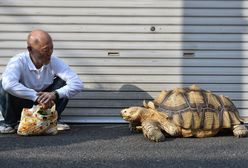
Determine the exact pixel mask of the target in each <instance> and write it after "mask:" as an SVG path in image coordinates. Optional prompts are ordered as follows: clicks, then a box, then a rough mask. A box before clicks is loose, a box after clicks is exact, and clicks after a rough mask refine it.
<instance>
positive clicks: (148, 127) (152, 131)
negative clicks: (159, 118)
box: [142, 121, 165, 142]
mask: <svg viewBox="0 0 248 168" xmlns="http://www.w3.org/2000/svg"><path fill="white" fill-rule="evenodd" d="M158 125H159V123H158V122H155V121H146V122H143V123H142V129H143V134H144V136H145V137H146V138H148V139H149V140H151V141H155V142H162V141H164V140H165V136H164V134H163V133H162V132H161V129H160V127H159V126H158Z"/></svg>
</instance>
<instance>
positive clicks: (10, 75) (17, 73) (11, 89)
mask: <svg viewBox="0 0 248 168" xmlns="http://www.w3.org/2000/svg"><path fill="white" fill-rule="evenodd" d="M21 72H22V63H21V61H20V60H19V59H18V57H13V58H12V59H11V60H10V61H9V63H8V64H7V66H6V69H5V71H4V73H3V75H2V86H3V89H4V90H5V91H7V92H8V93H10V94H11V95H13V96H16V97H19V98H23V99H28V100H32V101H35V100H36V99H37V95H36V94H37V92H36V91H35V90H33V89H30V88H27V87H25V86H24V85H23V84H21V83H20V82H19V81H20V78H21Z"/></svg>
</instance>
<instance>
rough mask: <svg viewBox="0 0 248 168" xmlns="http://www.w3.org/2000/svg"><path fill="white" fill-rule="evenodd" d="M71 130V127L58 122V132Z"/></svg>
mask: <svg viewBox="0 0 248 168" xmlns="http://www.w3.org/2000/svg"><path fill="white" fill-rule="evenodd" d="M69 129H70V126H69V125H68V124H65V123H63V122H61V121H58V122H57V130H58V131H64V130H69Z"/></svg>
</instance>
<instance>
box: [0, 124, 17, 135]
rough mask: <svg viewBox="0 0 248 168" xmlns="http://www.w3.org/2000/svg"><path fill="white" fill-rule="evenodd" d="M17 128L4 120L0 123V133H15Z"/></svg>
mask: <svg viewBox="0 0 248 168" xmlns="http://www.w3.org/2000/svg"><path fill="white" fill-rule="evenodd" d="M16 131H17V129H16V128H15V127H12V126H11V125H9V124H6V123H4V122H2V123H0V133H1V134H13V133H16Z"/></svg>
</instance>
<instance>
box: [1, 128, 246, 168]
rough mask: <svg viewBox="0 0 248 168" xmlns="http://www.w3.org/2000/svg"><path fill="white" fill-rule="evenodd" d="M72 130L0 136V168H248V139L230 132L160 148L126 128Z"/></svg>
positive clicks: (163, 144)
mask: <svg viewBox="0 0 248 168" xmlns="http://www.w3.org/2000/svg"><path fill="white" fill-rule="evenodd" d="M71 127H72V129H71V130H70V131H64V132H60V133H59V134H58V135H55V136H30V137H22V136H19V135H16V134H9V135H1V134H0V168H15V167H18V168H22V167H23V168H24V167H25V168H36V167H39V168H55V167H59V168H70V167H71V168H83V167H87V168H91V167H92V168H105V167H106V168H112V167H113V168H126V167H128V168H136V167H139V168H153V167H154V168H160V167H163V168H170V167H173V168H177V167H179V168H181V167H182V168H184V167H190V168H205V167H211V168H213V167H215V168H221V167H223V168H229V167H230V168H236V167H240V168H246V167H248V143H247V142H248V138H235V137H233V136H232V135H231V133H229V132H225V133H221V134H220V135H218V136H216V137H211V138H167V139H166V141H165V142H159V143H155V142H151V141H149V140H147V139H145V138H144V137H143V135H142V134H139V133H131V132H130V131H129V130H128V125H127V124H87V125H85V124H82V125H72V126H71Z"/></svg>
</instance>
